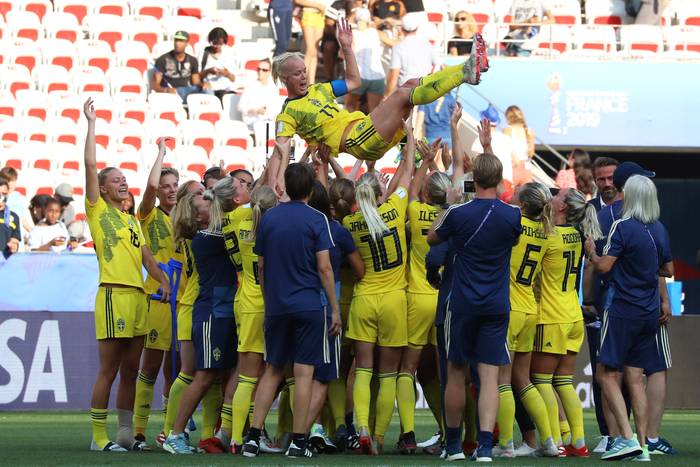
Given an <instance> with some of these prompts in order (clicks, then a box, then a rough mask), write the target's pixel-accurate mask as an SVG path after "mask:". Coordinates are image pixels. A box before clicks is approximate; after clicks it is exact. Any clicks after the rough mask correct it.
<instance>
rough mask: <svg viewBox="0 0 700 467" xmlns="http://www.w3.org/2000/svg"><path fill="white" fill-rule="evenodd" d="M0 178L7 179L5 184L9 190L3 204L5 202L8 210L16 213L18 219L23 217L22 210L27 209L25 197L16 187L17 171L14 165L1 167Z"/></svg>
mask: <svg viewBox="0 0 700 467" xmlns="http://www.w3.org/2000/svg"><path fill="white" fill-rule="evenodd" d="M0 178H4V179H5V180H7V185H8V187H9V190H10V191H9V193H8V195H7V201H5V204H7V206H8V208H9V209H10V211H12V212H14V213H15V214H17V215H18V216H19V218H20V219H23V218H24V212H25V210H26V209H27V198H26V197H25V196H24V195H23V194H22V193H20V192H19V191H17V189H16V188H17V179H18V178H19V172H18V171H17V169H15V168H14V167H10V166H7V167H3V168H2V169H1V170H0Z"/></svg>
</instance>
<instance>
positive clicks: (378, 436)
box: [84, 21, 672, 461]
mask: <svg viewBox="0 0 700 467" xmlns="http://www.w3.org/2000/svg"><path fill="white" fill-rule="evenodd" d="M338 41H339V43H340V45H341V47H342V48H343V51H344V56H345V57H346V68H347V69H346V77H347V78H346V80H337V81H333V82H331V83H325V84H316V85H312V86H307V82H306V71H305V67H304V63H303V59H301V58H300V57H298V56H296V55H294V54H285V55H283V56H282V57H280V58H279V59H278V60H276V61H275V64H274V65H273V71H274V74H275V75H276V77H278V78H279V79H280V80H281V81H282V82H283V83H284V84H285V85H286V86H287V89H288V92H289V96H290V97H289V99H288V100H287V101H286V103H285V106H284V107H283V110H282V112H281V113H280V115H279V116H278V118H277V125H276V127H277V128H276V136H277V143H278V144H277V146H276V148H275V151H274V152H273V155H272V156H271V158H270V160H269V161H268V163H267V165H266V168H265V170H264V171H263V173H262V175H261V176H260V177H259V178H258V179H257V180H255V179H254V177H253V175H252V174H250V173H249V172H247V171H245V170H235V171H233V172H232V173H231V174H230V175H226V174H219V176H217V177H210V178H207V176H206V175H205V183H206V185H207V186H206V187H205V186H204V185H202V184H201V183H199V182H193V181H189V182H187V183H184V184H182V185H179V181H178V173H177V171H175V170H174V169H171V168H168V167H166V163H167V161H166V141H165V140H164V139H163V140H161V141H160V145H159V153H158V155H157V157H156V159H155V162H154V164H153V166H152V169H151V172H150V175H149V179H148V185H147V187H146V189H145V191H144V195H143V199H142V201H141V204H140V205H139V207H138V211H137V212H136V216H135V217H134V216H131V215H129V214H128V213H125V212H122V211H121V209H120V206H121V201H122V200H123V199H124V198H125V197H126V196H128V185H127V182H126V180H125V178H124V176H123V174H122V173H121V171H120V170H119V169H116V168H107V169H104V170H102V171H101V172H100V173H99V174H98V173H97V171H96V169H95V167H96V163H95V133H94V129H95V118H96V117H95V112H94V109H93V107H92V102H91V101H90V100H88V101H87V102H86V103H85V109H84V110H85V115H86V118H87V120H88V136H87V139H86V148H85V165H86V181H87V186H86V208H87V210H86V213H87V218H88V222H89V225H90V230H91V232H92V235H93V238H94V242H95V249H96V252H97V257H98V262H99V268H100V286H99V289H98V293H97V298H96V306H95V324H96V334H97V339H98V348H99V357H100V371H99V373H98V376H97V381H96V383H95V388H94V390H93V398H92V408H91V417H92V437H93V439H92V446H91V449H93V450H98V451H125V450H136V451H144V450H150V447H149V445H148V443H147V440H146V437H145V433H146V428H147V423H148V419H149V415H150V407H151V405H152V403H153V397H154V394H153V392H154V389H153V388H154V384H155V380H156V378H157V375H158V373H159V372H160V370H161V366H165V368H163V374H164V376H165V389H164V391H165V392H164V394H163V402H164V407H165V409H164V411H165V420H164V426H163V428H162V430H161V434H160V435H159V436H158V438H157V440H156V443H157V444H158V445H159V446H160V447H162V448H163V449H165V450H166V451H168V452H171V453H174V454H192V453H193V452H196V451H197V450H200V451H204V452H208V453H223V452H231V453H233V454H238V453H241V454H242V455H244V456H246V457H255V456H258V455H259V454H260V453H271V452H285V453H286V455H287V456H288V457H312V456H314V455H315V453H319V452H336V451H345V450H350V451H358V452H363V453H366V454H369V455H378V454H380V453H381V452H382V451H383V449H384V446H385V444H386V442H385V434H386V432H387V429H388V427H389V425H390V423H391V419H392V415H393V412H394V407H395V406H397V407H398V412H399V417H400V422H401V435H400V437H399V439H398V440H397V448H398V450H399V451H400V452H402V453H406V454H412V453H415V452H416V451H417V450H418V443H417V442H416V437H415V405H416V389H415V386H416V379H418V380H419V383H420V385H421V387H422V389H423V393H424V395H425V398H426V401H427V402H428V405H429V407H430V409H431V411H432V413H433V415H434V417H435V422H436V425H437V427H438V429H439V432H440V433H441V435H440V439H439V440H437V441H436V443H435V447H436V449H435V451H434V452H435V454H440V455H442V456H443V458H445V459H447V460H458V459H464V458H465V452H466V453H467V454H471V455H472V457H473V458H474V459H476V460H477V461H491V459H492V457H493V456H503V457H513V456H514V455H515V447H514V445H513V438H514V437H513V431H514V424H515V418H516V401H518V402H520V403H521V404H522V407H521V410H520V412H522V417H520V416H519V417H518V422H519V425H520V427H521V431H523V437H524V439H527V436H526V435H527V434H528V433H529V435H531V436H534V433H535V431H534V430H535V429H536V433H537V436H538V437H539V439H536V440H533V441H532V444H534V447H530V448H529V449H530V452H529V454H530V455H540V456H547V457H559V456H579V457H588V456H589V453H588V449H587V447H586V440H585V434H584V427H583V412H582V407H581V402H580V400H579V398H578V396H577V394H576V391H575V389H574V386H573V377H572V375H573V371H574V367H575V360H576V355H577V353H578V351H579V349H580V347H581V345H582V342H583V338H584V334H585V330H584V313H583V312H582V307H581V300H580V297H579V289H580V280H581V277H582V275H583V272H584V266H583V264H584V261H583V258H584V256H587V257H588V258H589V259H588V260H587V261H586V263H587V266H586V267H587V268H588V267H589V266H588V263H590V265H591V266H590V267H591V268H595V269H596V270H597V271H599V272H600V273H605V274H607V275H608V279H607V282H608V283H609V284H610V289H614V291H615V292H614V293H611V294H610V297H612V298H611V299H610V300H609V303H608V304H607V306H606V308H605V310H606V311H605V314H604V319H603V326H604V328H603V331H602V338H601V343H600V358H599V362H601V363H602V364H603V365H605V367H606V368H608V369H609V370H610V374H611V375H612V376H611V379H609V384H608V383H605V384H602V386H603V390H604V393H605V396H606V400H607V401H608V404H609V407H611V409H610V410H611V411H612V412H613V413H614V414H615V418H616V419H617V421H618V425H617V426H618V427H619V433H618V434H617V435H618V437H617V439H615V441H614V443H611V446H610V448H609V449H608V450H607V451H606V453H605V454H604V455H603V459H623V458H629V457H638V456H642V457H644V456H645V455H646V456H647V458H648V451H647V450H646V448H642V445H643V444H644V440H645V436H646V432H645V423H646V422H645V420H644V417H645V414H643V413H642V411H638V407H641V402H639V401H638V398H639V397H642V395H640V394H639V393H638V391H630V392H631V396H632V402H633V404H632V405H633V409H634V414H635V421H636V424H637V433H638V435H639V437H640V440H642V444H641V445H640V443H638V442H637V441H636V440H634V439H632V434H631V429H630V428H629V421H627V425H625V420H627V417H626V416H625V417H622V416H619V417H618V415H619V413H618V412H620V409H619V401H618V399H619V398H621V397H622V396H621V395H619V397H618V393H619V392H620V388H619V386H620V382H619V380H617V379H614V378H617V376H616V375H619V374H621V372H622V371H623V369H624V371H625V375H626V376H627V372H628V368H630V367H631V368H634V369H640V371H641V368H645V369H646V368H647V366H645V365H647V364H648V362H649V361H650V360H653V359H654V357H655V355H658V354H659V350H658V348H657V346H656V333H657V332H658V329H659V324H658V316H659V305H658V302H659V293H660V290H661V288H660V287H659V274H661V275H668V273H669V270H668V268H669V267H670V266H669V264H670V263H669V262H670V248H669V246H668V236H667V234H666V232H665V230H664V228H663V226H661V224H660V223H658V202H656V192H655V189H654V187H653V183H651V181H650V180H649V179H648V178H646V177H644V176H643V175H644V173H643V172H635V171H634V170H632V171H630V170H627V171H624V170H623V171H622V172H625V173H624V174H623V173H622V172H621V174H620V177H622V176H623V175H625V176H626V179H625V180H623V181H622V185H621V186H625V193H626V196H625V202H624V209H622V210H620V211H619V212H618V213H617V216H618V218H619V219H621V220H619V221H616V222H615V223H612V225H611V226H609V235H608V236H607V239H606V236H605V235H604V234H607V233H608V232H601V229H600V226H599V222H598V216H597V215H596V211H595V208H594V207H593V206H591V205H590V204H587V203H586V199H585V197H584V195H583V194H582V193H581V192H579V191H577V190H575V189H562V190H559V191H557V192H552V191H550V190H549V189H548V188H546V187H545V186H543V185H541V184H539V183H534V182H531V183H527V184H525V185H523V186H521V187H519V188H518V190H517V192H516V194H515V196H514V198H513V199H512V200H510V201H509V202H510V204H506V203H505V202H504V201H502V200H501V199H500V198H499V197H500V195H501V191H502V190H501V182H502V172H503V167H502V165H501V162H500V161H499V159H498V158H497V157H496V156H494V155H492V154H489V152H491V151H490V145H489V142H488V132H489V124H488V123H487V122H482V125H481V127H480V129H479V131H480V136H481V137H483V140H482V143H483V144H482V145H483V146H484V150H485V153H484V154H480V155H479V156H477V157H476V158H474V159H472V158H470V157H469V156H468V155H466V154H465V152H464V151H463V150H462V148H461V147H460V144H459V134H458V132H457V122H458V121H459V119H460V116H461V108H460V107H459V106H457V108H456V109H455V112H454V114H453V118H452V145H453V150H452V167H451V172H452V174H451V176H448V175H447V174H446V173H443V172H440V171H439V170H437V165H436V162H435V160H436V156H437V155H438V153H439V152H440V151H446V150H447V148H446V146H443V145H441V143H440V142H439V141H437V142H435V143H433V144H426V143H423V142H421V141H416V140H415V139H414V137H413V128H412V127H411V123H410V122H411V110H412V107H413V105H415V104H421V103H426V102H430V101H432V100H435V99H437V98H438V97H440V96H441V95H443V94H444V93H446V92H448V91H450V90H451V89H453V88H454V87H456V86H458V85H459V84H461V83H463V82H466V83H469V84H472V85H474V84H478V81H479V79H480V78H479V75H480V73H481V72H484V71H486V70H487V69H488V64H487V62H486V60H485V50H484V47H483V42H482V41H481V39H480V37H477V39H476V40H475V45H476V46H475V47H474V53H473V54H472V56H471V57H470V58H469V60H468V61H467V62H466V64H464V65H459V66H457V67H448V68H445V69H444V70H442V71H440V72H438V73H436V74H434V75H430V76H427V77H424V78H422V79H421V80H414V81H413V82H411V83H407V85H405V86H404V87H402V88H400V89H399V90H397V92H396V93H394V94H392V96H390V97H389V98H388V99H387V100H386V101H385V102H383V103H382V104H381V105H380V106H379V107H377V109H375V110H374V111H373V112H372V114H370V115H367V116H365V115H364V114H361V113H352V114H351V113H348V112H347V111H345V110H343V109H339V108H338V107H337V106H336V105H335V104H334V101H335V99H336V98H338V97H341V96H342V95H344V94H345V93H347V92H348V91H349V90H352V89H354V88H355V87H357V86H359V85H360V83H359V74H358V73H357V65H356V64H355V61H354V56H353V53H352V48H351V44H352V33H351V32H350V29H349V27H348V26H347V24H346V23H345V22H344V21H339V24H338ZM293 134H299V135H300V136H302V137H303V138H304V139H305V140H307V142H309V147H310V149H309V151H307V154H305V156H304V158H303V159H304V160H302V161H300V162H297V163H290V147H289V138H290V137H291V136H292V135H293ZM404 137H405V145H404V147H403V149H402V157H401V162H400V164H399V166H398V168H397V169H396V173H395V174H394V175H393V177H391V178H390V179H389V177H386V176H384V175H382V174H380V173H378V172H376V171H374V170H373V168H372V167H373V166H372V164H371V163H370V164H368V168H369V170H368V171H367V172H366V173H364V174H362V175H361V176H360V177H359V178H357V180H356V175H357V171H358V170H359V169H360V167H361V165H362V162H363V161H362V160H363V159H365V160H370V161H371V160H376V159H377V158H379V157H381V156H382V155H383V154H384V153H385V152H386V150H387V149H389V148H391V147H393V146H394V145H395V144H396V143H398V142H399V141H400V140H401V139H402V138H404ZM338 152H348V153H350V154H353V155H354V156H356V157H357V158H358V164H356V167H355V169H354V170H353V172H352V173H351V174H349V175H346V174H345V173H344V171H343V169H342V168H341V167H340V166H339V165H338V164H337V162H336V161H335V159H334V157H333V156H335V155H336V154H337V153H338ZM416 153H418V154H419V155H420V157H418V158H416ZM417 159H418V160H420V163H417V162H415V161H416V160H417ZM329 167H330V169H329ZM620 168H622V167H620ZM620 168H618V170H620ZM331 169H332V170H333V172H334V173H335V177H330V176H329V170H331ZM647 181H648V182H649V183H646V182H647ZM649 184H651V185H649ZM628 186H630V187H631V188H629V193H630V194H628V188H627V187H628ZM651 197H653V200H652V199H651ZM156 201H157V205H156ZM654 202H656V211H654V209H653V204H654ZM650 206H651V207H650ZM654 212H655V214H654ZM654 216H655V217H654ZM595 241H598V243H599V247H598V250H597V249H596V246H595V244H594V243H593V242H595ZM596 250H597V251H596ZM640 257H643V258H644V262H643V263H644V265H643V267H638V266H637V261H638V259H637V258H640ZM172 259H174V260H177V261H178V262H179V263H180V264H182V273H181V275H180V276H179V277H180V279H179V281H174V282H173V281H170V280H169V279H168V277H167V275H166V274H164V272H163V270H162V269H161V268H159V267H158V263H163V264H166V263H168V262H169V261H170V260H172ZM142 265H143V266H145V267H146V269H147V271H148V275H149V277H148V279H147V280H146V282H145V284H144V281H143V278H142V276H141V274H142V273H141V271H142ZM670 272H672V271H670ZM630 283H633V284H634V286H633V287H629V284H630ZM174 285H177V287H174ZM623 289H624V290H623ZM171 294H173V295H175V296H176V298H175V299H174V300H171ZM156 297H157V298H156ZM654 300H656V302H654ZM171 303H173V304H176V314H177V320H176V325H177V333H176V338H177V340H178V348H179V352H177V355H176V357H177V358H173V355H170V352H169V351H170V349H171V348H172V347H173V343H172V337H173V328H172V326H173V320H172V318H171V305H170V304H171ZM639 310H641V311H639ZM601 311H602V310H601ZM170 365H175V366H176V367H177V368H178V372H177V377H176V378H175V379H174V380H171V378H170V377H169V375H170V374H171V373H173V371H172V368H169V366H170ZM117 372H119V373H120V382H119V388H118V393H117V398H116V405H117V411H118V418H119V430H118V434H117V439H116V442H112V441H110V438H109V436H108V434H107V430H106V419H107V403H108V400H109V394H110V389H111V385H112V383H113V381H114V379H115V376H116V374H117ZM635 375H636V373H635ZM640 375H641V373H640ZM640 378H641V376H640ZM606 381H608V380H606ZM633 387H636V386H633ZM615 391H617V392H615ZM276 399H278V400H279V405H278V414H279V416H278V421H277V430H276V438H277V440H276V442H273V441H271V440H270V439H269V437H268V435H267V429H266V428H267V427H266V426H265V420H266V417H267V414H268V412H269V410H270V408H271V407H272V405H273V402H274V401H275V400H276ZM200 403H201V405H202V409H203V410H202V426H201V437H200V440H199V442H198V444H197V446H196V447H195V446H191V445H190V440H189V435H188V430H187V426H188V423H189V421H190V419H191V416H192V414H193V412H194V411H195V409H196V408H197V406H198V405H199V404H200ZM622 404H623V408H622V409H621V410H622V412H625V409H624V401H623V402H622ZM625 415H626V412H625ZM521 418H523V419H527V420H529V421H530V425H531V427H530V428H524V425H523V424H521V423H520V422H521ZM525 425H526V424H525ZM496 426H498V435H497V437H495V436H494V428H495V427H496ZM392 441H393V440H392Z"/></svg>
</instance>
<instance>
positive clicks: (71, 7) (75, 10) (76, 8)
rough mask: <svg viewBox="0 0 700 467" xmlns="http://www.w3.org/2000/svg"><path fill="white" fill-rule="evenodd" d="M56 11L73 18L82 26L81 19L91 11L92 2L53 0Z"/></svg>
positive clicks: (83, 0)
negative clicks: (68, 14)
mask: <svg viewBox="0 0 700 467" xmlns="http://www.w3.org/2000/svg"><path fill="white" fill-rule="evenodd" d="M53 4H54V8H55V10H56V11H63V12H66V13H70V14H71V15H73V16H75V18H76V19H77V20H78V23H79V24H83V18H85V16H87V15H89V14H90V12H91V11H92V6H93V4H92V0H54V2H53Z"/></svg>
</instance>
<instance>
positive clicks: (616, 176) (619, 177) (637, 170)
mask: <svg viewBox="0 0 700 467" xmlns="http://www.w3.org/2000/svg"><path fill="white" fill-rule="evenodd" d="M632 175H643V176H645V177H649V178H654V177H655V176H656V172H652V171H651V170H646V169H644V168H643V167H642V166H641V165H639V164H637V163H636V162H623V163H622V164H620V165H618V166H617V168H616V169H615V172H614V173H613V185H615V188H617V189H618V190H622V188H623V187H624V186H625V183H627V179H629V178H630V177H631V176H632Z"/></svg>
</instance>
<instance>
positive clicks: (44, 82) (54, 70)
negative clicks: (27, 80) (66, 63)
mask: <svg viewBox="0 0 700 467" xmlns="http://www.w3.org/2000/svg"><path fill="white" fill-rule="evenodd" d="M32 79H33V80H34V82H36V87H37V89H38V90H39V91H42V92H45V93H51V92H55V91H70V90H72V89H73V81H72V80H71V78H70V75H69V74H68V72H67V71H66V69H65V68H64V67H62V66H60V65H37V66H35V67H34V70H32Z"/></svg>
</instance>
